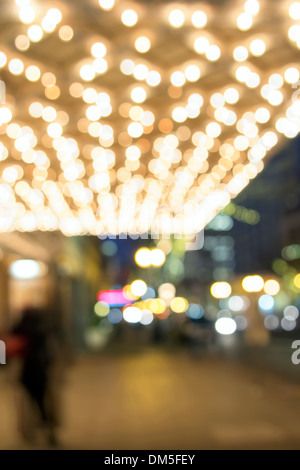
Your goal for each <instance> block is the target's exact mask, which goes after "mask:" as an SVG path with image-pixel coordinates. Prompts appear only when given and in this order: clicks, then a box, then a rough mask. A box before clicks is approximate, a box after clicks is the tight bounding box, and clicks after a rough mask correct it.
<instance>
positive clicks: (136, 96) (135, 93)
mask: <svg viewBox="0 0 300 470" xmlns="http://www.w3.org/2000/svg"><path fill="white" fill-rule="evenodd" d="M130 96H131V99H132V101H134V102H135V103H143V102H144V101H145V99H146V98H147V93H146V90H145V89H144V88H142V87H135V88H133V90H131V93H130Z"/></svg>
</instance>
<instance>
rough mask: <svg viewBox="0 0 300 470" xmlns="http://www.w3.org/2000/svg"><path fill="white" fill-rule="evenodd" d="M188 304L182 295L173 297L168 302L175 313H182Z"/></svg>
mask: <svg viewBox="0 0 300 470" xmlns="http://www.w3.org/2000/svg"><path fill="white" fill-rule="evenodd" d="M188 306H189V303H188V301H187V300H186V299H185V298H184V297H175V298H174V299H172V300H171V303H170V307H171V309H172V310H173V312H175V313H184V312H185V311H186V310H187V308H188Z"/></svg>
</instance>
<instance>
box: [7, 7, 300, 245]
mask: <svg viewBox="0 0 300 470" xmlns="http://www.w3.org/2000/svg"><path fill="white" fill-rule="evenodd" d="M0 13H1V15H0V79H1V82H0V91H1V106H0V231H1V232H10V231H13V230H18V231H25V232H27V231H36V230H42V231H55V230H59V231H61V232H62V233H63V234H65V235H70V236H71V235H80V234H105V233H121V232H129V233H144V232H147V231H150V230H152V231H157V232H160V233H174V232H180V233H182V232H185V233H194V232H197V231H199V230H201V229H202V228H203V227H204V226H205V224H206V223H207V222H208V221H209V220H211V218H212V217H213V216H214V215H215V214H216V213H217V212H218V211H219V210H221V209H222V208H224V207H225V206H226V205H227V204H228V202H229V201H230V199H231V198H234V197H235V196H236V195H237V194H238V193H239V192H240V191H241V190H242V189H243V188H244V187H245V186H246V185H247V184H248V183H249V181H250V180H251V179H252V178H255V176H256V175H257V174H258V173H259V172H260V171H262V169H263V167H264V164H265V162H266V160H267V159H268V158H269V156H271V155H272V153H274V149H275V148H276V147H277V146H278V145H280V144H281V142H283V141H284V139H286V138H293V137H295V136H296V135H297V134H298V132H299V129H300V100H298V99H297V97H298V88H297V85H298V83H297V82H298V80H299V76H300V75H299V70H300V67H299V48H300V2H293V1H270V0H269V1H268V0H264V1H263V0H262V1H257V0H247V1H246V2H243V1H235V2H234V1H220V2H216V1H215V2H207V3H204V2H193V1H187V2H183V3H179V2H177V3H170V2H168V1H138V2H135V3H134V2H127V1H123V0H119V1H117V0H115V1H114V0H99V1H98V0H77V1H71V0H69V1H66V0H65V1H60V2H59V1H57V2H55V1H51V2H47V1H46V0H45V1H37V0H35V1H34V0H15V1H13V0H11V1H9V2H8V1H7V0H2V1H0ZM299 84H300V82H299ZM299 95H300V86H299ZM274 191H276V188H274Z"/></svg>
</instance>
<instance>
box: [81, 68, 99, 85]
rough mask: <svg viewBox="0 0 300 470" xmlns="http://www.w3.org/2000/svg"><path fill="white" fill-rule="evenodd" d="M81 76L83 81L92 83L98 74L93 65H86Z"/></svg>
mask: <svg viewBox="0 0 300 470" xmlns="http://www.w3.org/2000/svg"><path fill="white" fill-rule="evenodd" d="M80 76H81V78H82V80H84V81H86V82H90V81H92V80H93V79H94V78H95V76H96V72H95V70H94V68H93V66H92V65H90V64H85V65H83V66H82V67H81V69H80Z"/></svg>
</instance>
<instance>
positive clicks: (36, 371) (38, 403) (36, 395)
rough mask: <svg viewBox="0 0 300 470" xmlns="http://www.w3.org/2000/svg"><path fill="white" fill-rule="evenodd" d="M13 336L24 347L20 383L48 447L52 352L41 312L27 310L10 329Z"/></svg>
mask: <svg viewBox="0 0 300 470" xmlns="http://www.w3.org/2000/svg"><path fill="white" fill-rule="evenodd" d="M13 334H14V335H19V336H21V337H23V338H24V340H25V344H26V348H25V350H24V353H23V361H22V368H21V375H20V382H21V384H22V385H23V387H24V389H25V390H26V391H27V394H28V395H29V397H30V399H31V402H32V403H33V404H34V406H35V408H36V409H37V410H38V412H39V417H40V421H41V423H42V425H43V427H44V428H45V430H46V432H47V439H48V442H49V444H53V445H54V444H55V443H56V439H55V434H54V428H55V416H54V415H55V413H54V410H53V406H52V405H53V404H52V403H51V400H49V399H48V391H49V385H50V370H51V366H52V363H53V351H52V350H51V331H50V330H49V328H47V327H46V324H45V312H43V311H42V310H39V309H36V308H27V309H26V310H25V311H24V313H23V316H22V318H21V321H20V322H19V324H18V325H16V327H15V328H14V330H13Z"/></svg>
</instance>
